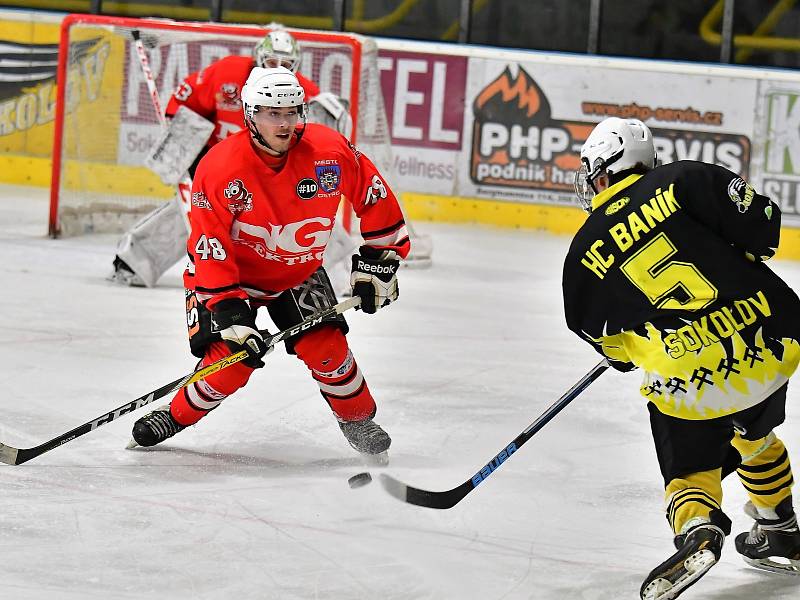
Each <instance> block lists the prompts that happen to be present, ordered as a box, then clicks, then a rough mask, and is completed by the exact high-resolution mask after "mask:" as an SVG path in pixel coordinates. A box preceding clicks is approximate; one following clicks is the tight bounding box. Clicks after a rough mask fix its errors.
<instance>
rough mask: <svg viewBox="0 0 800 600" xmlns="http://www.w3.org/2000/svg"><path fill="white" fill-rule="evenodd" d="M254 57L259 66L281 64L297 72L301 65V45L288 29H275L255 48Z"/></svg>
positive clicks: (265, 66)
mask: <svg viewBox="0 0 800 600" xmlns="http://www.w3.org/2000/svg"><path fill="white" fill-rule="evenodd" d="M271 26H273V25H272V24H270V27H271ZM253 59H254V60H255V61H256V66H258V67H264V68H267V67H277V66H281V67H286V68H287V69H289V70H290V71H291V72H292V73H296V72H297V69H298V68H299V67H300V47H299V46H298V45H297V40H295V39H294V37H293V36H292V34H290V33H289V32H288V31H286V30H285V29H273V30H272V31H270V32H269V33H268V34H267V35H265V36H264V39H263V40H261V41H260V42H259V43H258V44H256V47H255V48H253Z"/></svg>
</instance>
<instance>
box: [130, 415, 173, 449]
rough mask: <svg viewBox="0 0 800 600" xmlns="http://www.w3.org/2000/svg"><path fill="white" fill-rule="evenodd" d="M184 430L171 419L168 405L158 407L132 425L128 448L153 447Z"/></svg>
mask: <svg viewBox="0 0 800 600" xmlns="http://www.w3.org/2000/svg"><path fill="white" fill-rule="evenodd" d="M184 429H186V427H184V426H183V425H181V424H180V423H178V422H177V421H176V420H175V419H174V418H173V417H172V413H171V412H170V411H169V404H166V405H164V406H159V407H158V408H156V409H155V410H154V411H153V412H150V413H147V414H146V415H145V416H143V417H142V418H141V419H139V420H138V421H136V423H134V424H133V432H132V435H133V439H132V440H131V441H130V443H129V444H128V448H135V447H136V446H145V447H148V446H155V445H156V444H160V443H161V442H163V441H164V440H166V439H168V438H171V437H172V436H173V435H175V434H176V433H178V432H179V431H182V430H184Z"/></svg>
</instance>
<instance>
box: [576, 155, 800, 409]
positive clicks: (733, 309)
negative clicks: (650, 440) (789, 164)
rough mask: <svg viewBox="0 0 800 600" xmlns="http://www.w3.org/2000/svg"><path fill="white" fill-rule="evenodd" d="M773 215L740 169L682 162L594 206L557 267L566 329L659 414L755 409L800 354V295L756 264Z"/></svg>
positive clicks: (772, 231) (626, 184) (769, 248)
mask: <svg viewBox="0 0 800 600" xmlns="http://www.w3.org/2000/svg"><path fill="white" fill-rule="evenodd" d="M779 237H780V210H779V208H778V206H777V205H776V204H774V203H773V202H771V201H770V200H769V198H767V197H765V196H762V195H760V194H757V193H756V192H755V191H754V189H753V188H752V186H750V185H749V184H748V183H747V182H745V181H744V180H743V179H741V178H740V177H739V176H737V175H736V174H734V173H732V172H730V171H728V170H726V169H724V168H722V167H718V166H714V165H709V164H705V163H700V162H694V161H680V162H676V163H671V164H668V165H664V166H661V167H658V168H656V169H654V170H652V171H649V172H648V173H647V174H645V175H630V176H628V177H627V178H625V179H623V180H622V181H619V182H618V183H616V184H615V185H613V186H611V187H610V188H608V189H606V190H604V191H603V192H601V193H600V194H598V195H597V196H595V198H594V199H593V201H592V212H591V214H590V215H589V217H588V219H587V220H586V222H585V223H584V224H583V226H582V227H581V229H580V230H579V231H578V233H577V234H576V236H575V239H574V240H573V241H572V245H571V247H570V250H569V254H568V255H567V258H566V261H565V264H564V277H563V292H564V310H565V313H566V319H567V325H568V326H569V328H570V329H571V330H572V331H574V332H575V333H576V334H578V335H579V336H581V337H582V338H583V339H585V340H586V341H588V342H589V343H591V344H592V345H593V346H594V347H595V349H596V350H597V351H598V352H600V353H601V354H603V355H604V356H606V357H607V358H609V359H610V361H611V363H612V365H613V366H614V367H616V368H618V369H620V370H630V369H633V368H634V367H641V368H642V369H643V371H644V372H645V375H644V382H643V383H642V387H641V392H642V394H643V395H644V396H645V397H646V398H647V399H648V400H650V401H652V402H653V403H655V404H656V406H657V407H658V408H659V410H661V411H662V412H663V413H665V414H668V415H672V416H675V417H679V418H684V419H711V418H715V417H720V416H723V415H726V414H730V413H733V412H737V411H740V410H743V409H745V408H748V407H750V406H753V405H755V404H757V403H759V402H760V401H761V400H763V399H764V398H766V397H767V396H768V395H769V394H771V393H772V392H774V391H775V390H776V389H778V388H779V387H780V386H781V385H783V384H784V383H786V382H787V381H788V379H789V377H790V376H791V374H792V373H793V372H794V370H795V369H796V368H797V364H798V361H800V344H798V340H800V300H798V297H797V295H796V294H795V293H794V291H793V290H792V289H791V288H789V286H788V285H786V283H784V282H783V280H781V279H780V278H779V277H778V276H777V275H775V273H773V272H772V271H771V270H770V269H769V267H767V266H766V265H765V264H764V263H763V262H762V261H763V260H766V259H768V258H770V257H771V256H772V255H773V254H774V253H775V250H776V249H777V246H778V240H779Z"/></svg>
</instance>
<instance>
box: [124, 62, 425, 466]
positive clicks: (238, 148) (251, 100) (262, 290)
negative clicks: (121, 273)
mask: <svg viewBox="0 0 800 600" xmlns="http://www.w3.org/2000/svg"><path fill="white" fill-rule="evenodd" d="M304 98H305V94H304V91H303V88H302V87H301V86H300V84H299V82H298V80H297V78H296V77H295V75H294V74H293V73H292V72H291V71H289V70H288V69H286V68H283V67H277V68H268V69H264V68H260V67H256V68H255V69H253V72H252V73H251V74H250V77H249V78H248V80H247V83H246V85H245V87H244V90H243V93H242V100H243V103H244V111H245V123H246V125H247V130H246V131H241V132H239V133H236V134H234V135H232V136H230V137H229V138H227V139H226V140H224V141H222V142H220V143H219V144H217V145H215V146H214V147H213V148H212V149H211V150H210V151H209V152H208V154H207V155H206V156H205V157H204V158H203V159H202V160H201V161H200V164H199V166H198V169H197V172H196V176H195V179H194V184H193V187H192V199H193V201H192V208H191V213H190V221H191V234H190V236H189V242H188V246H187V248H188V252H189V259H190V263H189V267H188V268H187V270H186V272H185V274H184V283H185V286H186V295H187V316H188V319H187V323H188V324H189V336H190V347H191V349H192V352H193V353H194V354H195V355H196V356H198V357H200V358H201V360H200V363H199V365H198V367H203V366H205V365H208V364H210V363H212V362H214V361H216V360H219V359H220V358H222V357H224V356H226V355H229V354H231V353H233V352H238V351H241V350H247V352H248V354H249V357H248V359H246V360H245V361H243V362H240V363H237V364H234V365H232V366H230V367H228V368H226V369H224V370H222V371H219V372H217V373H214V374H212V375H210V376H209V377H207V378H206V379H205V380H203V381H199V382H197V383H195V384H192V385H190V386H188V387H187V388H185V389H183V390H181V391H180V392H178V393H177V394H176V396H175V397H174V398H173V400H172V402H171V404H170V405H169V406H165V407H161V408H159V409H156V410H155V411H153V412H152V413H150V414H148V415H146V416H144V417H143V418H141V419H139V420H138V421H137V422H136V424H135V425H134V428H133V438H134V441H135V443H137V444H139V445H141V446H152V445H155V444H157V443H159V442H162V441H164V440H165V439H167V438H169V437H171V436H172V435H174V434H175V433H177V432H178V431H180V430H181V429H183V428H184V427H187V426H189V425H192V424H194V423H196V422H198V421H199V420H200V419H201V418H202V417H204V416H205V415H206V414H208V413H209V412H210V411H211V410H213V409H214V408H216V407H217V406H219V404H220V403H221V402H222V401H223V399H225V398H226V397H227V396H229V395H230V394H232V393H233V392H234V391H236V390H238V389H240V388H242V387H243V386H244V385H245V384H246V383H247V381H248V380H249V378H250V376H251V375H252V373H253V370H254V369H256V368H259V367H262V366H264V362H263V361H262V358H263V356H264V354H265V352H266V351H267V347H266V344H265V342H264V339H263V337H262V335H261V333H259V331H258V329H257V328H256V323H255V317H256V311H257V310H258V309H259V308H261V307H266V309H267V311H268V312H269V315H270V317H271V319H272V321H273V322H274V323H275V325H276V326H277V327H278V328H279V329H282V330H283V329H287V328H289V327H292V326H293V325H296V324H298V323H299V322H301V321H302V320H303V319H305V318H307V317H308V316H309V315H311V314H313V313H314V312H315V311H317V310H319V309H321V308H324V307H328V306H333V305H334V304H335V303H336V297H335V295H334V293H333V290H332V289H331V285H330V281H329V280H328V277H327V275H326V273H325V269H324V268H323V267H322V257H323V253H324V251H325V248H326V246H327V244H328V240H329V238H330V236H331V231H332V229H333V226H334V220H335V218H336V212H337V208H338V206H339V203H340V201H341V198H342V196H343V195H344V196H347V197H348V198H349V199H350V200H351V202H352V204H353V206H354V209H355V211H356V214H357V215H358V217H359V218H360V224H361V234H362V236H363V238H364V240H365V244H364V246H362V247H361V249H360V252H359V254H358V255H356V256H354V257H353V275H352V281H353V293H354V294H356V295H358V296H360V297H361V300H362V303H361V308H362V309H363V310H364V311H365V312H368V313H373V312H375V311H376V310H378V309H380V308H381V307H383V306H386V305H387V304H389V303H390V302H392V301H393V300H395V299H396V298H397V295H398V288H397V279H396V273H397V269H398V266H399V260H398V258H402V257H405V256H406V255H407V254H408V251H409V249H410V243H409V240H408V233H407V230H406V226H405V221H404V219H403V214H402V211H401V209H400V206H399V204H398V202H397V199H396V198H395V196H394V194H393V193H392V191H391V190H390V189H389V188H388V187H387V186H386V185H385V184H384V183H383V180H382V177H381V174H380V173H379V172H378V170H377V169H376V168H375V166H374V165H373V163H372V162H371V161H370V160H369V159H368V158H367V157H366V156H364V155H363V154H361V152H359V150H358V149H357V148H355V147H354V146H352V145H351V144H350V143H349V142H348V140H347V139H346V138H344V137H343V136H342V135H341V134H339V133H337V132H335V131H333V130H331V129H329V128H327V127H324V126H322V125H319V124H306V123H305V120H306V113H305V104H304ZM347 330H348V327H347V323H346V322H345V320H344V318H343V317H342V316H341V315H340V316H338V317H335V318H333V319H331V320H328V321H324V322H322V323H321V324H319V325H318V326H316V327H313V328H311V329H309V330H307V331H304V332H302V333H300V334H298V335H296V336H294V337H292V338H289V339H288V340H287V342H286V348H287V351H288V352H290V353H292V354H296V355H297V357H298V358H299V359H300V360H302V361H303V362H304V363H305V364H306V366H307V367H308V369H309V371H310V373H311V377H312V378H313V379H314V380H315V382H316V383H317V385H318V386H319V389H320V392H321V394H322V396H323V398H324V399H325V401H326V402H327V404H328V405H329V406H330V408H331V410H332V411H333V413H334V415H335V416H336V418H337V420H338V422H339V425H340V428H341V430H342V432H343V433H344V435H345V437H346V439H347V440H348V442H349V443H350V444H351V445H352V446H353V447H354V448H355V449H356V450H358V451H360V452H362V453H365V454H368V455H381V454H383V453H384V452H386V450H387V449H388V447H389V445H390V443H391V439H390V438H389V436H388V434H387V433H386V432H385V431H384V430H383V429H382V428H381V427H380V426H378V425H377V424H376V423H375V422H374V421H373V417H374V416H375V412H376V405H375V401H374V399H373V397H372V394H371V392H370V390H369V388H368V387H367V383H366V381H365V379H364V376H363V375H362V373H361V370H360V368H359V366H358V364H357V362H356V360H355V358H354V357H353V354H352V352H351V350H350V348H349V346H348V343H347V339H346V337H345V334H346V333H347Z"/></svg>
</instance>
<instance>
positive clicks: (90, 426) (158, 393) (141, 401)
mask: <svg viewBox="0 0 800 600" xmlns="http://www.w3.org/2000/svg"><path fill="white" fill-rule="evenodd" d="M359 304H361V298H359V297H358V296H355V297H353V298H349V299H347V300H345V301H344V302H340V303H339V304H337V305H335V306H331V307H330V308H326V309H324V310H320V311H318V312H316V313H314V314H313V315H311V316H310V317H308V318H307V319H305V320H304V321H302V322H301V323H298V324H297V325H295V326H294V327H290V328H289V329H284V330H283V331H281V332H279V333H276V334H275V335H273V336H271V337H270V338H269V342H267V345H268V347H272V346H274V345H275V344H277V343H278V342H281V341H283V340H285V339H286V338H288V337H291V336H293V335H295V334H297V333H300V332H301V331H305V330H307V329H309V328H310V327H313V326H314V325H317V324H319V323H320V322H322V320H323V319H326V318H328V317H332V316H334V315H339V314H342V313H343V312H345V311H347V310H349V309H351V308H355V307H356V306H358V305H359ZM262 333H265V332H262ZM245 358H247V351H246V350H242V351H241V352H237V353H236V354H232V355H230V356H226V357H224V358H221V359H220V360H218V361H216V362H214V363H211V364H210V365H208V366H206V367H203V368H202V369H200V370H199V371H194V372H192V373H189V374H188V375H184V376H183V377H181V378H179V379H176V380H175V381H172V382H170V383H168V384H166V385H162V386H161V387H160V388H158V389H155V390H153V391H152V392H149V393H147V394H145V395H143V396H139V397H138V398H136V400H131V401H130V402H128V403H127V404H123V405H122V406H120V407H117V408H115V409H114V410H112V411H110V412H107V413H105V414H103V415H100V416H99V417H96V418H94V419H92V420H91V421H89V422H88V423H84V424H83V425H80V426H79V427H76V428H75V429H72V430H70V431H68V432H66V433H63V434H61V435H59V436H57V437H54V438H53V439H52V440H49V441H47V442H45V443H43V444H39V445H38V446H34V447H33V448H14V447H13V446H7V445H6V444H3V443H0V462H4V463H6V464H7V465H21V464H22V463H24V462H28V461H29V460H31V459H32V458H36V457H37V456H40V455H42V454H44V453H45V452H49V451H50V450H53V449H54V448H58V447H59V446H61V445H63V444H66V443H67V442H70V441H72V440H74V439H75V438H77V437H80V436H82V435H85V434H87V433H89V432H91V431H94V430H95V429H97V428H98V427H101V426H102V425H107V424H108V423H111V421H114V420H115V419H117V418H118V417H121V416H122V415H126V414H128V413H131V412H133V411H135V410H137V409H139V408H141V407H143V406H146V405H147V404H150V403H151V402H155V401H156V400H159V399H161V398H163V397H164V396H169V395H171V394H174V393H175V392H177V391H178V390H179V389H181V388H184V387H186V386H187V385H191V384H192V383H194V382H196V381H200V380H201V379H205V378H206V377H208V376H209V375H211V374H212V373H216V372H217V371H221V370H222V369H225V368H227V367H229V366H231V365H233V364H236V363H238V362H239V361H242V360H244V359H245Z"/></svg>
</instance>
